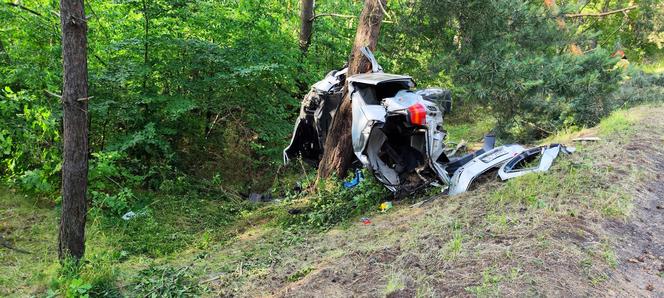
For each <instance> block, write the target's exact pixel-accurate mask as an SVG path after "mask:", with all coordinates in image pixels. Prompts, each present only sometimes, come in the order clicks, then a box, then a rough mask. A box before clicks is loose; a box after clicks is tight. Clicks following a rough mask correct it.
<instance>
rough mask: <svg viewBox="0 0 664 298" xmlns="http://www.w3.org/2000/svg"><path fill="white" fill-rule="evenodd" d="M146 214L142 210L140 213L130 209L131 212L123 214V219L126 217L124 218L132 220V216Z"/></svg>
mask: <svg viewBox="0 0 664 298" xmlns="http://www.w3.org/2000/svg"><path fill="white" fill-rule="evenodd" d="M144 214H145V211H141V212H138V213H136V212H134V211H129V212H127V213H125V214H124V215H123V216H122V219H124V220H130V219H132V218H134V217H137V216H139V215H144Z"/></svg>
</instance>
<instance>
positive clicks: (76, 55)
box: [58, 0, 88, 260]
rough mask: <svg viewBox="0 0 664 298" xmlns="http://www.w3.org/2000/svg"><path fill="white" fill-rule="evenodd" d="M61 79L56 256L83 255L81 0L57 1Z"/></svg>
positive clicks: (85, 131) (84, 174) (84, 134)
mask: <svg viewBox="0 0 664 298" xmlns="http://www.w3.org/2000/svg"><path fill="white" fill-rule="evenodd" d="M60 16H61V22H60V23H61V25H62V56H63V78H64V86H63V91H62V104H63V109H64V116H63V142H64V150H63V151H64V152H63V164H62V217H61V219H60V235H59V245H58V256H59V257H60V259H61V260H62V259H64V258H66V257H73V258H75V259H77V260H78V259H80V258H81V257H83V254H84V252H85V219H86V213H87V206H86V192H87V182H88V104H87V99H88V98H87V97H88V67H87V37H86V31H87V23H86V22H87V21H86V19H85V12H84V9H83V0H61V1H60Z"/></svg>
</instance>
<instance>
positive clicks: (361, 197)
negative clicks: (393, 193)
mask: <svg viewBox="0 0 664 298" xmlns="http://www.w3.org/2000/svg"><path fill="white" fill-rule="evenodd" d="M363 174H364V177H367V178H366V179H365V180H364V181H362V182H361V183H360V184H358V185H357V186H355V187H353V188H345V187H343V185H342V182H341V181H339V180H338V179H337V178H335V177H332V178H330V179H327V180H324V181H320V182H319V186H318V189H317V190H316V192H315V193H313V194H311V195H310V196H309V197H308V205H307V208H306V209H305V210H304V212H303V213H301V214H298V215H294V216H292V217H290V218H289V219H288V221H287V224H289V225H303V226H305V227H311V228H315V229H328V228H330V227H332V226H333V225H335V224H338V223H340V222H343V221H346V220H348V219H350V218H353V217H357V216H360V215H363V214H366V213H367V212H370V211H372V210H378V205H379V204H380V202H381V201H383V200H384V199H385V198H386V197H387V196H388V191H387V190H386V189H385V187H384V186H383V185H381V184H380V183H379V182H378V181H376V180H375V178H373V176H372V175H370V174H369V173H367V172H366V171H364V172H363Z"/></svg>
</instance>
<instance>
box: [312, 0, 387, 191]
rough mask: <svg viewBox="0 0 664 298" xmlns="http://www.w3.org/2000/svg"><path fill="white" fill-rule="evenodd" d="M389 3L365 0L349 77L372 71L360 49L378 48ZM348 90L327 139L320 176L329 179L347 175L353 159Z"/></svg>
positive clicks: (345, 90) (350, 108) (349, 68)
mask: <svg viewBox="0 0 664 298" xmlns="http://www.w3.org/2000/svg"><path fill="white" fill-rule="evenodd" d="M386 5H387V0H365V1H364V8H363V9H362V14H361V15H360V21H359V24H358V26H357V33H356V34H355V42H354V44H353V50H352V51H351V56H350V61H349V62H350V63H349V66H348V77H350V76H352V75H355V74H358V73H365V72H368V71H370V70H371V62H370V61H369V60H368V59H367V58H366V57H364V55H362V52H360V48H362V47H364V46H368V47H369V49H371V50H372V51H373V50H375V49H376V43H377V42H378V34H379V33H380V25H381V22H382V21H383V12H384V9H385V7H386ZM347 89H348V88H347V86H344V99H343V100H342V102H341V106H340V107H339V110H338V111H337V113H336V114H335V115H334V120H333V121H332V126H331V127H330V131H329V132H328V135H327V139H326V140H325V151H324V152H323V158H322V159H321V162H320V164H319V167H318V179H321V178H327V177H329V176H330V175H332V174H333V173H336V174H337V175H339V177H342V178H343V177H345V175H346V172H347V171H348V168H349V167H350V165H351V162H352V160H353V145H352V139H351V125H352V121H353V118H352V107H351V102H350V98H349V94H348V92H347Z"/></svg>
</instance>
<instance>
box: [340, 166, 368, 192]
mask: <svg viewBox="0 0 664 298" xmlns="http://www.w3.org/2000/svg"><path fill="white" fill-rule="evenodd" d="M362 180H364V176H363V175H362V170H360V169H355V177H353V179H352V180H351V181H346V182H344V187H345V188H353V187H355V186H357V185H358V184H360V182H362Z"/></svg>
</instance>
